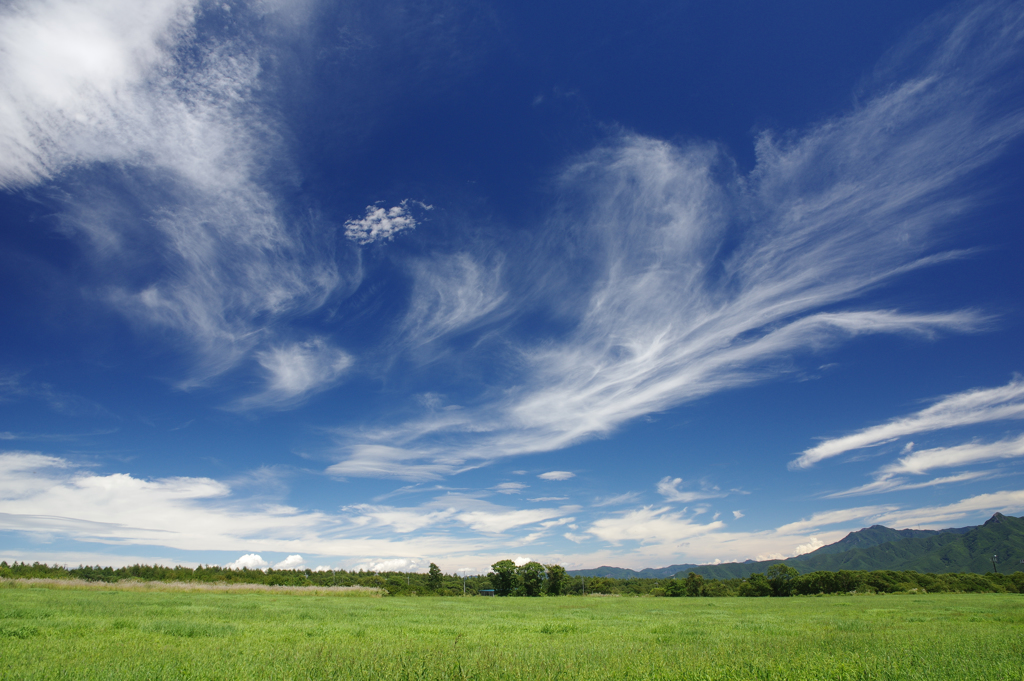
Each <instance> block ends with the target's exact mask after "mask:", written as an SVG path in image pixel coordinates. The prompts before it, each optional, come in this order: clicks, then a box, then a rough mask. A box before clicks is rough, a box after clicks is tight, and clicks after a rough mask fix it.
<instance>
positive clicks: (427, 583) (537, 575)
mask: <svg viewBox="0 0 1024 681" xmlns="http://www.w3.org/2000/svg"><path fill="white" fill-rule="evenodd" d="M0 578H6V579H31V578H49V579H81V580H85V581H89V582H117V581H121V580H133V581H147V582H148V581H159V582H208V583H209V582H213V583H228V584H232V583H234V584H264V585H269V586H367V587H375V588H379V589H382V590H384V591H385V592H386V593H387V594H388V595H391V596H414V595H415V596H462V595H463V594H466V595H471V596H476V595H479V594H480V593H481V592H493V593H494V595H495V596H505V597H510V596H511V597H515V596H524V597H539V596H581V595H591V594H594V595H597V594H604V595H621V596H665V597H709V596H744V597H781V596H807V595H816V594H842V593H1024V572H1014V573H1011V574H999V573H993V572H989V573H987V574H984V575H981V574H974V573H944V574H932V573H919V572H914V571H912V570H911V571H894V570H875V571H866V570H838V571H835V572H829V571H818V572H809V573H806V574H800V573H799V572H798V571H797V570H796V569H795V568H792V567H789V566H787V565H785V564H784V563H779V564H777V565H773V566H772V567H770V568H769V569H768V571H767V573H765V574H757V573H755V574H752V575H750V576H749V577H747V578H745V579H705V578H704V577H702V576H700V575H698V574H695V573H693V572H691V573H689V575H688V576H686V577H685V578H680V577H678V576H677V577H673V578H669V579H641V578H626V579H615V578H612V577H581V576H577V575H569V574H568V573H567V572H566V570H565V568H563V567H562V566H560V565H543V564H541V563H538V562H536V561H530V562H528V563H524V564H522V565H516V564H515V562H513V561H511V560H500V561H498V562H496V563H494V564H493V565H492V566H491V571H490V572H489V573H488V574H486V575H472V576H460V575H457V574H445V573H444V572H442V571H441V569H440V568H439V567H438V566H437V565H436V564H434V563H431V564H430V567H429V569H428V571H427V572H426V573H419V572H373V571H365V570H358V571H348V570H320V571H315V570H274V569H269V568H268V569H267V570H265V571H264V570H252V569H248V568H239V569H234V568H226V567H220V566H217V565H205V566H204V565H200V566H198V567H195V568H190V567H184V566H180V565H179V566H176V567H173V568H171V567H165V566H162V565H131V566H126V567H120V568H112V567H100V566H98V565H97V566H88V565H85V566H82V565H80V566H78V567H72V568H68V567H66V566H61V565H52V566H51V565H47V564H45V563H38V562H37V563H32V564H29V563H19V562H15V563H12V564H10V565H8V564H7V562H6V561H4V562H0Z"/></svg>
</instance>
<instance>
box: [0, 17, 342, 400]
mask: <svg viewBox="0 0 1024 681" xmlns="http://www.w3.org/2000/svg"><path fill="white" fill-rule="evenodd" d="M225 8H227V6H226V5H223V6H217V5H213V4H207V3H199V2H196V1H194V0H156V1H155V2H146V3H137V2H130V1H126V0H114V1H113V2H99V1H93V0H82V1H72V0H46V1H41V2H34V3H21V4H17V5H10V6H8V7H6V8H4V9H3V10H2V11H0V42H2V43H3V45H4V50H3V52H2V53H0V71H2V72H3V74H4V78H3V79H2V85H0V130H2V132H0V159H2V160H0V187H2V188H4V189H8V190H11V189H19V188H26V187H38V188H41V190H42V192H43V193H44V194H46V193H47V192H48V193H49V194H52V195H53V197H55V198H54V202H55V203H57V204H59V205H60V208H59V210H58V211H57V212H58V217H59V219H60V222H61V225H62V228H63V229H64V230H65V231H66V232H67V233H68V234H69V235H72V236H74V237H75V238H76V239H77V241H78V243H79V244H81V245H82V246H83V247H84V248H83V250H84V252H85V253H86V254H87V256H88V257H89V260H90V263H91V265H92V266H93V267H92V268H91V274H90V275H89V277H90V278H91V280H90V281H88V282H85V286H86V288H87V290H88V295H87V297H88V298H90V299H93V300H95V299H99V300H102V301H105V302H106V303H107V304H109V305H112V306H113V307H114V308H116V309H117V310H119V311H121V312H122V313H123V314H125V315H126V316H127V317H128V318H129V319H130V320H132V321H133V322H135V323H137V324H138V325H139V327H140V328H141V329H145V330H147V331H152V330H157V329H158V330H161V331H163V332H166V331H170V332H172V333H173V334H175V335H176V338H175V345H174V347H175V348H176V349H178V348H181V349H183V350H184V353H183V354H184V355H185V356H186V358H187V360H188V363H189V365H190V368H189V369H188V370H187V373H188V375H187V376H186V377H185V378H183V379H181V380H179V384H180V385H181V386H182V387H189V386H192V385H197V384H200V383H202V382H204V381H206V380H208V379H209V378H211V377H213V376H216V375H218V374H221V373H223V372H224V371H226V370H228V369H230V368H232V367H234V366H236V365H237V364H238V363H239V362H240V361H242V360H243V359H244V358H246V357H247V356H249V353H250V352H252V351H253V349H255V348H258V347H259V346H260V345H261V344H262V343H265V342H267V341H268V340H269V341H270V342H271V343H273V342H274V340H275V338H274V336H275V333H274V331H273V326H274V322H275V321H277V320H280V319H281V318H282V317H283V316H284V315H295V314H302V313H305V312H309V311H311V310H314V309H316V308H318V307H319V306H321V305H322V304H323V303H324V302H325V301H326V300H327V298H328V297H329V296H330V295H332V294H333V293H335V292H337V291H338V290H339V289H343V288H345V287H347V286H351V285H352V284H353V283H354V282H357V281H358V279H359V277H360V272H359V268H358V265H357V263H354V262H350V263H349V265H350V266H349V267H348V268H347V269H342V268H339V265H338V260H339V259H340V260H342V261H344V260H345V258H344V257H341V258H338V257H336V255H337V254H336V251H337V249H336V248H334V247H333V246H332V244H331V240H330V238H329V237H328V235H327V233H326V232H327V230H325V229H324V228H323V225H320V224H318V223H317V221H316V220H315V219H311V218H303V219H297V220H296V219H292V218H291V217H290V216H288V215H286V212H285V210H284V208H283V207H282V206H281V205H280V202H279V201H278V199H277V197H276V195H275V191H276V190H274V189H272V187H274V186H276V185H275V183H276V181H277V180H278V179H280V178H276V177H274V175H275V173H279V172H280V171H279V170H275V169H274V168H275V167H277V168H280V167H281V165H282V164H284V165H287V163H286V161H282V157H283V154H282V151H281V150H282V148H283V147H282V146H281V144H280V142H279V135H278V133H277V129H276V127H277V123H276V119H275V116H274V114H273V112H271V111H268V110H266V109H265V108H264V107H263V106H262V105H261V104H260V103H259V102H260V97H259V96H258V95H257V94H256V93H257V92H258V91H259V89H260V88H261V87H263V86H265V83H263V82H261V67H260V60H261V58H262V55H261V53H260V50H261V49H269V48H264V47H259V45H260V44H261V42H260V41H259V40H253V39H252V36H249V35H244V34H239V33H235V34H231V33H226V34H225V33H218V32H217V31H216V30H214V29H212V28H210V27H211V26H214V25H216V24H217V23H218V21H217V19H219V18H222V17H221V16H220V15H224V14H225V13H227V12H229V11H232V12H234V13H235V14H234V15H233V16H236V17H237V16H238V15H239V13H242V14H246V13H250V14H251V13H254V14H257V15H258V14H259V13H260V12H265V11H266V12H271V13H273V12H279V11H284V10H282V9H281V8H273V7H272V6H271V4H265V5H263V6H261V7H260V8H249V7H246V6H245V5H239V6H237V7H235V8H234V9H231V8H227V9H225ZM207 15H210V16H209V17H207ZM201 17H207V18H210V19H212V21H209V22H202V21H200V20H199V19H200V18H201ZM229 25H233V26H242V25H245V22H239V23H237V24H234V23H232V24H229ZM251 25H256V24H255V23H254V24H251ZM264 44H265V43H264ZM275 164H276V166H275Z"/></svg>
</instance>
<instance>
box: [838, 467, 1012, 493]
mask: <svg viewBox="0 0 1024 681" xmlns="http://www.w3.org/2000/svg"><path fill="white" fill-rule="evenodd" d="M998 474H999V473H998V471H968V472H966V473H958V474H957V475H946V476H943V477H939V478H932V479H931V480H926V481H924V482H907V479H906V478H897V477H888V476H886V477H880V478H878V479H877V480H875V481H874V482H869V483H867V484H865V485H861V486H859V487H854V488H852V489H848V490H844V491H842V492H835V493H833V494H826V495H824V498H826V499H838V498H841V497H853V496H860V495H862V494H881V493H883V492H899V491H902V490H908V489H922V488H925V487H938V486H940V485H951V484H955V483H958V482H974V481H977V480H985V479H987V478H993V477H996V476H997V475H998Z"/></svg>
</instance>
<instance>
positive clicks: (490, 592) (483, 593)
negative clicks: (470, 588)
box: [480, 589, 494, 596]
mask: <svg viewBox="0 0 1024 681" xmlns="http://www.w3.org/2000/svg"><path fill="white" fill-rule="evenodd" d="M480 595H481V596H493V595H494V589H480Z"/></svg>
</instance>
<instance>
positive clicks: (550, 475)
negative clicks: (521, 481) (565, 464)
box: [537, 471, 576, 482]
mask: <svg viewBox="0 0 1024 681" xmlns="http://www.w3.org/2000/svg"><path fill="white" fill-rule="evenodd" d="M537 477H538V478H540V479H541V480H557V481H559V482H561V481H563V480H569V479H571V478H575V477H576V474H575V473H572V472H570V471H548V472H547V473H541V474H540V475H538V476H537Z"/></svg>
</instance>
